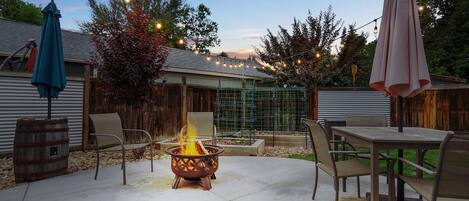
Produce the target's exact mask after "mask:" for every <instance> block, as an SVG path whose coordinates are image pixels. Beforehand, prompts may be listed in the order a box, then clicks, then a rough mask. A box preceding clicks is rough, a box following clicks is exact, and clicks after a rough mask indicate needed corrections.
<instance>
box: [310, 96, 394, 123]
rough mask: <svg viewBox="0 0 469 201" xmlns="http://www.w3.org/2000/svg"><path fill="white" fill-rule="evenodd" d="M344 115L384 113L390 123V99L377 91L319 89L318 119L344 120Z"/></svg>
mask: <svg viewBox="0 0 469 201" xmlns="http://www.w3.org/2000/svg"><path fill="white" fill-rule="evenodd" d="M346 115H365V116H366V115H386V117H387V120H388V125H390V119H391V99H390V98H389V97H385V96H383V95H382V92H378V91H324V90H320V91H319V96H318V118H319V119H320V120H323V119H332V120H345V116H346Z"/></svg>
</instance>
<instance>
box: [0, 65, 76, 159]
mask: <svg viewBox="0 0 469 201" xmlns="http://www.w3.org/2000/svg"><path fill="white" fill-rule="evenodd" d="M30 82H31V77H30V76H28V75H27V74H16V73H15V74H10V73H3V72H2V73H1V74H0V152H10V151H12V150H13V139H14V133H15V128H16V119H17V118H21V117H32V116H46V115H47V99H41V98H39V96H38V94H37V91H36V88H35V87H33V86H32V85H31V84H30ZM52 115H53V116H56V117H57V116H65V117H67V118H68V126H69V129H70V130H69V136H70V146H76V145H81V144H82V121H83V120H82V115H83V81H80V80H68V81H67V87H66V88H65V90H64V91H63V92H62V93H61V94H60V95H59V98H58V99H55V100H54V99H53V100H52Z"/></svg>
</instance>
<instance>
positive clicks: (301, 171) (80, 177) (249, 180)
mask: <svg viewBox="0 0 469 201" xmlns="http://www.w3.org/2000/svg"><path fill="white" fill-rule="evenodd" d="M127 167H128V168H127V176H128V177H127V179H128V180H127V183H128V185H126V186H123V185H122V174H121V171H120V167H119V166H115V167H109V168H102V169H101V170H100V174H99V176H98V180H96V181H95V180H94V179H93V176H94V171H91V170H90V171H81V172H77V173H73V174H68V175H63V176H59V177H55V178H51V179H46V180H42V181H37V182H32V183H29V184H21V185H19V186H17V187H14V188H11V189H8V190H4V191H0V198H1V200H4V201H23V200H28V201H33V200H34V201H63V200H67V201H84V200H87V201H94V200H96V201H107V200H109V201H129V200H138V201H147V200H148V201H150V200H165V201H170V200H191V201H199V200H200V201H224V200H250V201H255V200H295V201H296V200H305V201H306V200H308V201H309V200H311V194H312V189H313V178H314V168H313V167H314V166H313V163H312V162H309V161H304V160H297V159H286V158H274V157H236V156H235V157H220V168H219V170H218V171H217V180H212V186H213V188H212V190H210V191H203V190H202V188H201V187H199V186H197V185H186V186H185V187H183V188H179V189H176V190H174V189H171V183H172V180H173V178H174V175H173V173H172V172H171V169H170V162H169V160H160V161H156V166H155V167H156V169H155V172H153V173H150V163H149V162H148V161H145V162H139V163H132V164H128V166H127ZM319 176H320V178H319V186H318V193H317V199H316V200H318V201H330V200H333V199H334V189H333V187H332V179H331V178H330V177H329V176H327V175H325V174H324V173H323V172H322V171H321V172H320V174H319ZM381 181H382V182H383V183H382V184H381V185H382V187H381V190H382V192H383V193H384V192H385V189H386V184H385V183H384V182H385V178H382V179H381ZM355 184H356V181H355V179H354V178H350V179H348V185H347V188H348V189H347V190H348V192H347V193H342V192H341V196H348V197H355V196H356V190H355ZM361 184H362V195H363V196H364V195H365V192H367V191H369V177H367V176H365V177H361ZM407 195H411V196H412V197H416V195H415V194H414V193H411V192H408V193H407ZM23 197H24V199H23Z"/></svg>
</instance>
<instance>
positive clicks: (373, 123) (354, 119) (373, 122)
mask: <svg viewBox="0 0 469 201" xmlns="http://www.w3.org/2000/svg"><path fill="white" fill-rule="evenodd" d="M345 124H346V126H358V127H385V126H386V116H384V115H381V116H378V115H376V116H363V115H362V116H360V115H347V116H346V119H345Z"/></svg>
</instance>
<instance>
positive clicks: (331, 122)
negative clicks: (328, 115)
mask: <svg viewBox="0 0 469 201" xmlns="http://www.w3.org/2000/svg"><path fill="white" fill-rule="evenodd" d="M323 122H324V129H325V130H326V133H327V136H328V137H329V139H331V140H335V139H332V136H333V135H332V126H345V121H337V120H329V119H324V120H323Z"/></svg>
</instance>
